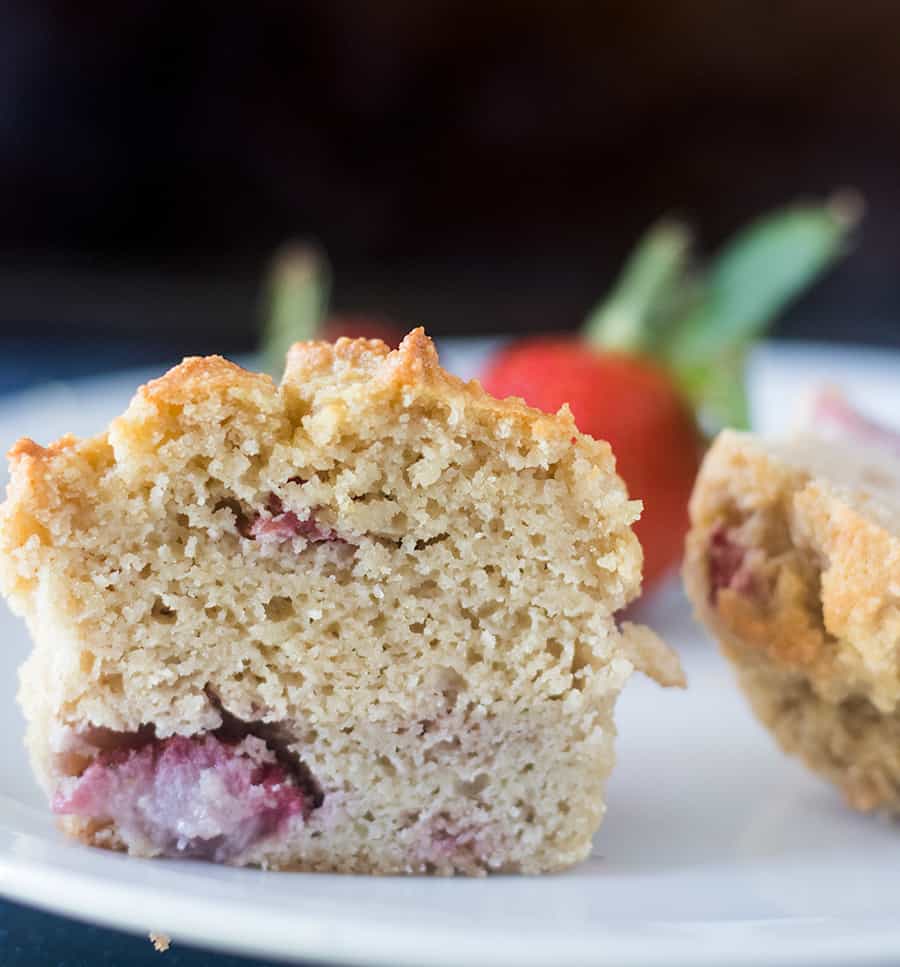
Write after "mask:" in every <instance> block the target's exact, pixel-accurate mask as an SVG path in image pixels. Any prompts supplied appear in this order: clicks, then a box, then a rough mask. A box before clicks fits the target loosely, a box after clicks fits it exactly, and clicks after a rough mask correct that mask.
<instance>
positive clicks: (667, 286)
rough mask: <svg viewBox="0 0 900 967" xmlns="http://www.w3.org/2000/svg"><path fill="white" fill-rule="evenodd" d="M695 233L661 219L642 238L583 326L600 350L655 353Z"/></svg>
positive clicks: (584, 332) (584, 331) (592, 342)
mask: <svg viewBox="0 0 900 967" xmlns="http://www.w3.org/2000/svg"><path fill="white" fill-rule="evenodd" d="M690 248H691V233H690V231H689V229H688V228H687V226H686V225H684V224H682V223H681V222H675V221H663V222H659V223H658V224H657V225H654V226H653V227H651V228H650V229H649V230H648V231H647V233H646V234H645V235H644V236H643V237H642V238H641V239H640V241H639V242H638V244H637V246H636V247H635V249H634V251H633V252H632V254H631V255H630V257H629V259H628V261H627V262H626V263H625V266H624V268H623V269H622V272H621V274H620V275H619V277H618V279H617V280H616V282H615V283H614V285H613V288H612V291H611V292H610V293H609V295H608V296H607V297H606V298H605V299H604V300H603V302H601V303H600V305H598V306H597V307H596V308H595V309H594V310H593V311H592V312H591V313H590V314H589V315H588V318H587V320H586V322H585V324H584V328H583V330H582V332H583V334H584V337H585V339H587V341H588V342H589V343H591V344H592V345H594V346H596V347H598V348H599V349H607V350H610V351H613V352H625V353H648V354H649V353H652V352H653V350H654V346H655V345H656V342H657V336H658V334H659V330H660V329H661V328H663V327H664V325H665V322H666V319H667V313H666V312H665V307H666V306H667V305H669V304H670V303H671V302H672V301H673V299H674V297H675V293H676V290H677V289H678V288H679V286H680V284H681V277H682V276H683V275H684V273H685V271H686V269H687V265H688V259H689V257H690Z"/></svg>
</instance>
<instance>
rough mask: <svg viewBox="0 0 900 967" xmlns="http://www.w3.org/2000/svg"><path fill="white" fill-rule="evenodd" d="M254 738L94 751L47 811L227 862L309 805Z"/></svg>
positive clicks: (170, 850)
mask: <svg viewBox="0 0 900 967" xmlns="http://www.w3.org/2000/svg"><path fill="white" fill-rule="evenodd" d="M314 805H315V804H314V803H313V802H312V801H311V799H310V797H309V796H308V795H307V794H306V793H305V792H304V791H303V790H301V789H300V788H298V786H297V785H295V784H294V782H293V781H292V779H291V778H290V777H289V776H288V774H287V773H286V771H285V769H284V768H283V767H282V766H281V765H280V764H279V762H278V761H277V759H276V757H275V754H274V753H273V752H272V751H271V750H270V749H269V748H268V747H267V746H266V744H265V742H263V740H262V739H259V738H257V737H255V736H252V735H248V736H246V737H245V738H244V739H242V740H241V741H240V742H237V743H233V742H229V741H226V740H223V739H220V738H218V737H216V736H215V735H212V734H207V735H204V736H198V737H192V738H187V737H185V736H179V735H175V736H171V737H170V738H167V739H162V740H158V739H151V740H150V741H149V742H147V743H146V744H145V745H142V746H140V747H139V748H133V747H131V748H129V747H127V746H126V747H123V748H120V749H116V750H113V751H102V752H100V753H99V754H98V755H97V756H96V758H95V759H94V760H93V762H92V763H91V764H90V765H89V766H88V767H87V769H85V771H84V772H83V773H82V774H81V775H80V776H73V777H70V778H67V779H64V780H63V781H62V782H61V783H60V785H59V787H58V789H57V791H56V795H55V796H54V799H53V811H54V812H55V813H57V814H59V815H76V816H82V817H86V818H91V819H97V820H100V821H104V822H109V821H112V822H114V823H115V824H116V827H117V829H118V831H119V834H120V836H121V837H122V839H123V840H124V842H125V843H126V845H129V846H132V845H139V846H143V847H145V848H146V846H148V845H149V846H151V847H153V848H154V849H155V850H156V851H158V852H160V853H162V854H163V855H165V856H177V857H196V858H200V859H208V860H213V861H216V862H227V861H228V860H229V859H232V858H233V857H236V856H238V855H240V854H241V853H243V852H244V851H245V850H247V849H248V848H249V847H251V846H252V845H253V844H254V843H256V842H258V841H259V840H261V839H263V838H265V837H267V836H270V835H272V834H273V833H276V832H277V831H279V830H280V829H281V828H282V827H283V826H284V825H285V824H286V823H287V822H288V821H289V820H291V819H292V818H293V817H301V818H303V819H305V818H306V816H307V815H308V814H309V812H310V810H311V809H312V808H313V807H314Z"/></svg>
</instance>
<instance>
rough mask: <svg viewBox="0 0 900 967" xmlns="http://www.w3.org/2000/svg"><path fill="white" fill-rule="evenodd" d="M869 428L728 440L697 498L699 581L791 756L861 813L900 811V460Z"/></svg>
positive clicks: (698, 592) (761, 713)
mask: <svg viewBox="0 0 900 967" xmlns="http://www.w3.org/2000/svg"><path fill="white" fill-rule="evenodd" d="M820 412H822V410H821V408H820ZM849 413H850V411H849V410H845V413H844V415H845V416H847V415H848V414H849ZM865 426H866V424H865V423H863V422H859V421H857V420H855V419H853V418H851V419H849V421H847V422H846V425H845V427H844V429H845V430H847V431H848V432H847V433H843V434H838V436H839V437H842V438H833V439H832V438H826V437H825V436H823V435H818V436H810V435H798V436H797V437H795V438H794V439H791V440H787V441H785V442H782V443H766V442H764V441H762V440H760V439H759V438H758V437H755V436H753V435H750V434H742V433H735V432H731V431H726V432H724V433H722V434H721V435H720V436H719V437H718V438H717V439H716V441H715V442H714V444H713V445H712V447H711V449H710V451H709V452H708V454H707V456H706V459H705V461H704V463H703V466H702V468H701V471H700V475H699V478H698V481H697V485H696V488H695V490H694V494H693V497H692V500H691V507H690V513H691V523H692V528H691V531H690V534H689V536H688V539H687V553H686V559H685V569H684V575H685V583H686V586H687V589H688V593H689V595H690V597H691V600H692V602H693V604H694V607H695V610H696V612H697V614H698V616H699V617H700V619H701V620H702V621H703V622H704V624H705V625H706V626H707V627H708V629H709V630H710V631H711V632H712V634H713V635H714V636H715V637H716V638H718V640H719V642H720V643H721V646H722V649H723V651H724V652H725V654H726V655H727V656H728V657H729V658H730V659H731V660H732V662H733V663H734V665H735V667H736V669H737V674H738V679H739V682H740V684H741V686H742V687H743V689H744V691H745V692H746V693H747V695H748V697H749V699H750V702H751V704H752V706H753V709H754V711H755V713H756V715H757V716H758V717H759V718H760V719H761V720H762V721H763V722H764V723H765V724H766V725H767V726H768V727H769V728H770V729H771V730H772V731H773V732H774V734H775V737H776V738H777V740H778V742H779V743H780V744H781V746H782V747H783V749H784V750H785V751H786V752H788V753H791V754H793V755H797V756H800V757H801V758H802V759H803V760H805V762H806V763H807V764H808V765H809V766H810V767H811V768H812V769H814V770H815V771H816V772H819V773H821V774H822V775H824V776H826V777H827V778H828V779H830V780H831V781H832V782H834V783H835V784H837V785H838V786H839V787H840V789H841V790H842V791H843V793H844V795H845V797H846V799H847V801H848V802H849V803H850V804H851V805H852V806H853V807H855V808H857V809H860V810H870V809H876V808H877V809H884V810H887V811H891V812H895V813H896V812H900V459H898V458H897V457H896V456H895V455H894V454H893V453H892V452H891V449H890V448H889V447H887V448H886V447H884V446H877V447H876V446H872V445H871V444H873V443H881V442H883V441H880V440H879V439H878V434H876V433H874V427H873V425H872V424H868V427H869V430H870V431H871V432H863V431H864V430H865ZM824 428H825V427H823V429H824ZM883 432H884V433H885V434H886V433H887V431H883ZM854 435H855V436H856V437H857V440H862V441H863V442H862V443H859V442H854V441H851V440H850V439H848V437H850V436H854Z"/></svg>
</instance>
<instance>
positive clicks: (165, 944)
mask: <svg viewBox="0 0 900 967" xmlns="http://www.w3.org/2000/svg"><path fill="white" fill-rule="evenodd" d="M150 943H152V944H153V949H154V950H155V951H156V952H157V953H160V954H164V953H165V952H166V951H167V950H168V949H169V945H170V944H171V943H172V938H171V937H169V936H167V935H166V934H164V933H153V932H151V933H150Z"/></svg>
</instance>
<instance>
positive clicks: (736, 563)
mask: <svg viewBox="0 0 900 967" xmlns="http://www.w3.org/2000/svg"><path fill="white" fill-rule="evenodd" d="M707 561H708V564H709V598H710V601H711V602H713V603H715V600H716V598H717V597H718V594H719V592H720V591H722V590H723V589H724V588H729V589H730V590H732V591H737V592H738V593H739V594H746V593H748V592H750V591H752V590H753V574H752V572H751V571H750V568H749V567H748V565H747V548H746V547H744V546H743V545H742V544H740V543H739V542H738V541H736V540H735V538H734V532H733V529H731V528H728V527H726V526H725V525H724V524H720V525H719V526H718V527H716V528H715V530H714V531H713V532H712V534H711V536H710V539H709V551H708V553H707Z"/></svg>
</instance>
